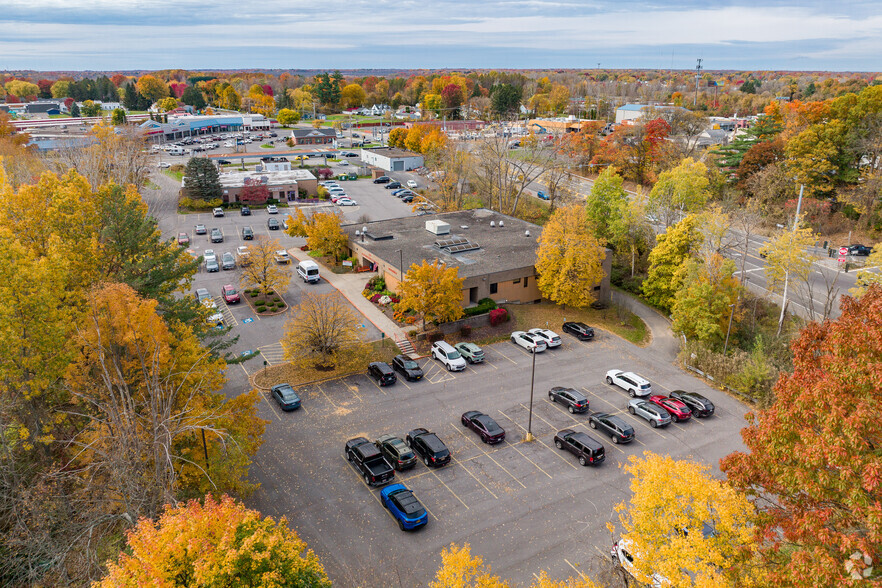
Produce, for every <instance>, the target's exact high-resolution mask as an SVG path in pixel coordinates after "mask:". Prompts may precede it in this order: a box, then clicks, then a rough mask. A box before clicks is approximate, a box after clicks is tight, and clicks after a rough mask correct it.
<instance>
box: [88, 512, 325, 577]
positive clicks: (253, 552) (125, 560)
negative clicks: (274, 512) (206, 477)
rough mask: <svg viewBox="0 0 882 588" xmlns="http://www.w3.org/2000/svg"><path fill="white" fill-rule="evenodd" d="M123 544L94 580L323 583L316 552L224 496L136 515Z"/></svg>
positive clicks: (283, 525)
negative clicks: (150, 515)
mask: <svg viewBox="0 0 882 588" xmlns="http://www.w3.org/2000/svg"><path fill="white" fill-rule="evenodd" d="M127 541H128V549H126V550H125V551H123V552H122V553H120V555H119V559H118V561H116V562H114V563H111V564H110V565H109V567H108V573H107V576H105V577H104V579H103V580H101V581H100V582H98V583H96V584H95V586H96V587H101V586H104V587H107V588H111V587H120V586H141V585H143V584H144V583H149V584H152V585H155V586H172V585H174V586H253V587H261V588H283V587H286V586H297V587H299V588H330V586H331V582H330V580H329V579H328V576H327V574H326V573H325V570H324V568H323V567H322V565H321V563H320V562H319V559H318V556H316V554H315V553H313V552H312V550H308V549H307V546H306V543H305V542H304V541H303V540H302V539H300V537H298V536H297V533H295V532H294V531H292V530H291V529H290V528H289V527H288V523H287V521H286V520H285V518H284V517H282V518H281V519H280V520H279V521H278V522H276V521H274V520H273V519H271V518H270V517H266V518H263V519H262V518H261V514H260V513H259V512H257V511H255V510H249V509H247V508H245V506H244V505H243V504H242V503H240V502H236V501H235V500H233V499H232V498H230V497H229V496H222V497H221V498H220V500H214V499H213V498H212V497H210V496H209V497H208V498H206V499H205V501H204V503H200V501H198V500H191V501H189V502H188V503H186V504H183V503H182V504H179V505H178V506H171V505H169V506H167V507H166V509H165V512H163V513H162V515H161V516H160V517H159V520H158V521H153V520H150V519H142V520H140V521H138V526H137V527H135V528H134V529H133V530H132V531H130V532H129V533H128V536H127Z"/></svg>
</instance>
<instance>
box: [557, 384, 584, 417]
mask: <svg viewBox="0 0 882 588" xmlns="http://www.w3.org/2000/svg"><path fill="white" fill-rule="evenodd" d="M548 399H549V400H550V401H552V402H560V403H561V404H563V405H564V406H566V407H567V410H568V411H570V414H574V413H577V412H587V411H588V404H589V403H588V397H587V396H585V395H584V394H582V393H581V392H579V391H578V390H576V389H575V388H564V387H563V386H555V387H554V388H552V389H551V390H549V391H548Z"/></svg>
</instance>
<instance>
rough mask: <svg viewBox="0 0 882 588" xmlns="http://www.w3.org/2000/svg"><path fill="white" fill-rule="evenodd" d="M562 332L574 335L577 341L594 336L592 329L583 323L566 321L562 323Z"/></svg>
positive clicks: (586, 339)
mask: <svg viewBox="0 0 882 588" xmlns="http://www.w3.org/2000/svg"><path fill="white" fill-rule="evenodd" d="M563 332H564V333H569V334H571V335H575V336H576V338H577V339H579V341H588V340H589V339H593V338H594V329H592V328H591V327H589V326H588V325H586V324H585V323H575V322H566V323H564V324H563Z"/></svg>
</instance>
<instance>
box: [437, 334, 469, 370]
mask: <svg viewBox="0 0 882 588" xmlns="http://www.w3.org/2000/svg"><path fill="white" fill-rule="evenodd" d="M432 358H433V359H437V360H438V361H440V362H441V363H442V364H444V365H445V366H446V367H447V371H449V372H458V371H461V370H464V369H465V367H466V361H465V360H464V359H463V358H462V356H461V355H460V354H459V351H457V350H456V349H454V348H453V347H451V346H450V344H449V343H446V342H444V341H435V342H434V343H433V344H432Z"/></svg>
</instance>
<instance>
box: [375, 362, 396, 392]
mask: <svg viewBox="0 0 882 588" xmlns="http://www.w3.org/2000/svg"><path fill="white" fill-rule="evenodd" d="M368 375H369V376H370V377H372V378H373V379H375V380H376V381H377V384H379V385H380V386H391V385H392V384H394V383H395V382H396V381H397V380H398V378H396V377H395V372H393V371H392V367H391V366H390V365H389V364H388V363H386V362H384V361H374V362H372V363H371V364H370V365H368Z"/></svg>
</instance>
